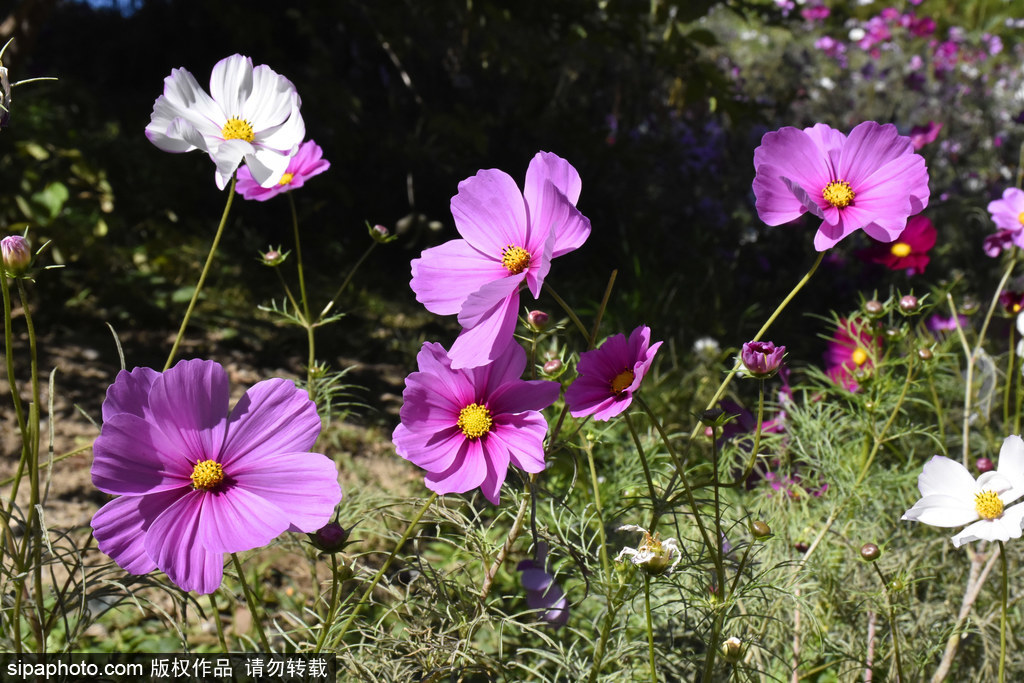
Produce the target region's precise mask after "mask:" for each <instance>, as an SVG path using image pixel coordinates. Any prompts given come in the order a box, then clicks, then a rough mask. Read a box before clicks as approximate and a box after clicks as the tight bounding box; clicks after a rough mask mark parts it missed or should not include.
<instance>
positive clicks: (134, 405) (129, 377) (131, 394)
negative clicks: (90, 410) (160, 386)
mask: <svg viewBox="0 0 1024 683" xmlns="http://www.w3.org/2000/svg"><path fill="white" fill-rule="evenodd" d="M159 376H160V373H159V372H157V371H156V370H153V369H152V368H141V367H140V368H134V369H133V370H132V371H131V372H128V371H126V370H121V371H120V372H118V373H117V377H116V378H115V379H114V383H113V384H111V385H110V386H109V387H107V398H106V400H105V401H103V421H104V422H106V421H107V420H108V419H110V417H111V416H113V415H115V414H116V413H131V414H132V415H138V416H139V417H142V416H143V414H144V413H145V410H146V408H147V407H148V406H149V390H150V387H152V386H153V381H154V380H155V379H156V378H157V377H159Z"/></svg>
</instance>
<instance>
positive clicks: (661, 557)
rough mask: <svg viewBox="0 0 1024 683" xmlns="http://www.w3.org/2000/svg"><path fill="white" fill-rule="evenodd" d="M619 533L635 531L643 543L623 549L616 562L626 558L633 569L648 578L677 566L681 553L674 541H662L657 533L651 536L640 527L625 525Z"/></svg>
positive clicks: (669, 539) (672, 539)
mask: <svg viewBox="0 0 1024 683" xmlns="http://www.w3.org/2000/svg"><path fill="white" fill-rule="evenodd" d="M619 531H636V532H639V533H641V534H643V541H641V543H640V545H639V546H637V547H636V548H628V547H627V548H623V549H622V551H621V552H620V553H619V554H618V556H617V557H616V558H615V561H616V562H622V561H623V558H626V557H628V558H629V559H630V561H631V562H632V563H633V566H634V567H639V568H640V569H642V570H643V571H644V572H646V573H647V574H648V575H650V576H658V575H660V574H665V573H666V572H671V571H672V570H673V569H675V567H676V565H677V564H679V560H680V558H681V553H680V551H679V545H678V543H676V539H674V538H667V539H665V540H664V541H662V540H661V539H659V538H658V533H657V532H655V533H654V534H653V535H652V534H651V533H650V532H649V531H647V529H644V528H643V527H641V526H637V525H635V524H627V525H625V526H620V527H619Z"/></svg>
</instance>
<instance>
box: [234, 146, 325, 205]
mask: <svg viewBox="0 0 1024 683" xmlns="http://www.w3.org/2000/svg"><path fill="white" fill-rule="evenodd" d="M323 156H324V151H323V150H322V149H320V145H318V144H316V143H315V142H313V141H312V140H307V141H306V142H303V143H302V144H301V145H299V151H297V152H296V153H295V156H293V157H292V158H291V160H289V162H288V168H287V170H285V172H284V175H282V176H281V179H280V180H279V181H277V183H276V184H274V185H271V186H270V187H263V186H262V185H260V184H259V183H257V182H256V180H255V179H254V178H253V177H252V171H250V170H249V167H248V166H243V167H242V168H240V169H238V182H237V183H236V184H235V190H236V191H237V192H238V194H240V195H242V196H243V197H244V198H245V199H252V200H255V201H257V202H265V201H267V200H268V199H270V198H271V197H276V196H277V195H279V194H281V193H282V192H287V191H288V190H294V189H296V188H299V187H302V186H303V185H305V183H306V181H307V180H308V179H310V178H312V177H313V176H315V175H320V174H321V173H323V172H324V171H326V170H327V169H328V168H330V167H331V162H329V161H327V160H326V159H324V158H323Z"/></svg>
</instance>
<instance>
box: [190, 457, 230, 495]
mask: <svg viewBox="0 0 1024 683" xmlns="http://www.w3.org/2000/svg"><path fill="white" fill-rule="evenodd" d="M223 480H224V468H223V467H221V466H220V463H219V462H214V461H213V460H200V461H199V462H197V463H196V465H195V467H193V468H192V488H194V489H203V490H204V491H209V490H210V489H212V488H213V487H214V486H216V485H217V484H219V483H221V482H222V481H223Z"/></svg>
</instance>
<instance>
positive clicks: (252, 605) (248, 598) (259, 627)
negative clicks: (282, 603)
mask: <svg viewBox="0 0 1024 683" xmlns="http://www.w3.org/2000/svg"><path fill="white" fill-rule="evenodd" d="M231 560H232V562H234V563H235V571H236V572H238V581H239V582H240V583H241V584H242V592H243V593H244V594H245V602H246V604H248V605H249V614H251V615H252V623H253V624H254V625H255V626H256V634H257V635H259V637H260V646H261V647H262V648H263V651H264V652H270V651H271V650H270V642H269V641H268V640H267V634H266V633H264V632H263V622H261V621H260V619H259V612H258V611H257V610H256V596H255V595H253V594H252V591H251V590H250V589H249V583H248V582H247V581H246V580H245V570H244V569H242V563H241V561H240V560H239V559H238V555H237V554H236V553H231Z"/></svg>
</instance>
